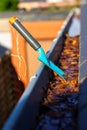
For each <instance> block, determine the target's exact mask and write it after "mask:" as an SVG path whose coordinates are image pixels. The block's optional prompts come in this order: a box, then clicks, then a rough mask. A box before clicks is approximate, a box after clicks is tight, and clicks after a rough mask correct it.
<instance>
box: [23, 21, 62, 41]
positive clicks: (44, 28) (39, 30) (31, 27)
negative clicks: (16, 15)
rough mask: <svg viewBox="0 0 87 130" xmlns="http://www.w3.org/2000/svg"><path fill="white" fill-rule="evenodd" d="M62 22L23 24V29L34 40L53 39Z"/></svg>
mask: <svg viewBox="0 0 87 130" xmlns="http://www.w3.org/2000/svg"><path fill="white" fill-rule="evenodd" d="M63 22H64V20H58V21H56V20H55V21H33V22H23V25H24V26H25V28H26V29H27V30H28V31H29V32H30V33H31V34H32V35H33V36H34V37H35V38H36V39H53V38H55V37H56V36H57V33H58V31H59V30H60V29H61V26H62V24H63Z"/></svg>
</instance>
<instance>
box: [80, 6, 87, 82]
mask: <svg viewBox="0 0 87 130" xmlns="http://www.w3.org/2000/svg"><path fill="white" fill-rule="evenodd" d="M86 22H87V5H82V7H81V38H80V59H79V82H82V81H83V80H84V79H85V78H86V77H87V23H86Z"/></svg>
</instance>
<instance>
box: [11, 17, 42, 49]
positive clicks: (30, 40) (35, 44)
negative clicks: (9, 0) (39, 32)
mask: <svg viewBox="0 0 87 130" xmlns="http://www.w3.org/2000/svg"><path fill="white" fill-rule="evenodd" d="M9 22H10V24H11V25H12V26H13V27H14V28H15V29H16V30H17V31H18V32H19V33H20V34H21V35H22V36H23V37H24V39H25V40H26V41H27V42H28V43H29V44H30V46H31V47H32V48H33V49H34V50H38V49H39V48H40V47H41V45H40V44H39V43H38V41H37V40H36V39H35V38H33V36H32V35H31V34H30V33H29V32H28V31H27V30H26V29H25V27H24V26H23V25H22V24H21V23H20V21H19V20H18V19H17V18H16V17H11V18H10V20H9Z"/></svg>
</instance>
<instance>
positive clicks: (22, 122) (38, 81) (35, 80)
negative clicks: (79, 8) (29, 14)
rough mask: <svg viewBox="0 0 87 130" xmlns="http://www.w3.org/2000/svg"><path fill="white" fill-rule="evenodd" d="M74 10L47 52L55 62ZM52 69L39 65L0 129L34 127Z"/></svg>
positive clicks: (27, 128) (16, 129) (26, 129)
mask: <svg viewBox="0 0 87 130" xmlns="http://www.w3.org/2000/svg"><path fill="white" fill-rule="evenodd" d="M73 15H74V12H73V11H72V12H71V13H70V14H69V16H68V17H67V19H66V21H65V23H64V26H63V27H62V30H61V32H60V33H59V36H58V37H57V39H56V40H55V41H54V44H53V46H52V47H51V49H50V51H49V52H48V57H49V58H50V59H51V60H52V61H53V62H55V63H56V60H58V58H59V56H60V53H61V50H62V48H63V42H64V39H65V33H67V32H68V29H69V27H70V25H71V22H72V18H73ZM51 73H52V71H50V70H49V69H48V68H47V67H45V66H44V65H41V66H40V68H39V69H38V71H37V72H36V74H35V75H34V76H33V77H32V80H31V82H30V84H29V86H28V87H27V88H26V90H25V92H24V93H23V95H22V97H21V98H20V100H19V102H18V104H17V105H16V107H15V109H14V110H13V112H12V114H11V116H10V117H9V119H8V120H7V122H6V123H5V125H4V126H3V128H2V130H30V129H35V125H36V117H37V115H38V112H39V107H40V103H41V102H42V100H43V96H44V95H45V92H46V90H47V85H48V83H49V81H50V79H51V78H52V74H51Z"/></svg>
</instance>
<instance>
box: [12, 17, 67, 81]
mask: <svg viewBox="0 0 87 130" xmlns="http://www.w3.org/2000/svg"><path fill="white" fill-rule="evenodd" d="M9 22H10V24H11V25H12V26H13V27H14V28H15V29H16V30H17V31H18V32H19V33H20V34H21V35H22V36H23V37H24V39H25V40H26V41H27V42H28V43H29V44H30V46H31V47H32V48H33V49H34V50H35V51H38V52H39V53H40V55H39V56H38V60H40V61H41V62H42V63H44V64H45V65H47V66H48V67H49V68H51V69H52V70H53V71H55V72H56V73H57V74H58V75H59V76H61V77H62V78H63V79H65V80H66V78H65V77H66V74H65V73H64V72H63V71H62V70H61V69H60V68H59V67H58V66H56V65H55V64H54V63H53V62H52V61H50V60H49V59H48V58H47V57H46V55H45V52H44V50H43V48H42V47H41V45H40V44H39V43H38V41H37V40H36V39H35V38H33V36H32V35H31V34H30V33H29V32H28V31H27V30H26V29H25V28H24V26H23V25H22V24H21V23H20V21H19V20H18V18H17V17H11V18H10V20H9Z"/></svg>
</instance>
